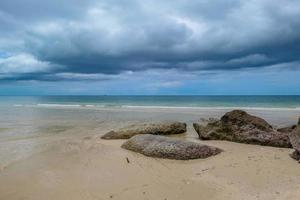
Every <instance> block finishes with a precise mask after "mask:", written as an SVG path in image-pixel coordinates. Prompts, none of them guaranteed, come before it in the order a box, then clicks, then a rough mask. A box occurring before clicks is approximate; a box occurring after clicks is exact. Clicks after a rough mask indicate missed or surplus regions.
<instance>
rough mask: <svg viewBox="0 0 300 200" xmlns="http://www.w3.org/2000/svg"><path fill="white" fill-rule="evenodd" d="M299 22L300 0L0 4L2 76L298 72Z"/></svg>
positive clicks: (32, 1) (50, 77) (57, 77)
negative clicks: (265, 69) (172, 71)
mask: <svg viewBox="0 0 300 200" xmlns="http://www.w3.org/2000/svg"><path fill="white" fill-rule="evenodd" d="M299 19H300V2H299V1H297V0H272V1H271V0H252V1H242V0H229V1H223V0H220V1H213V2H212V1H207V0H198V1H192V2H191V1H185V0H174V1H158V0H155V1H138V0H128V1H121V0H111V1H96V0H88V1H81V0H76V1H74V0H72V1H71V0H60V1H58V0H52V1H39V0H23V1H17V0H9V1H8V0H2V1H1V2H0V26H1V30H0V47H1V51H3V52H4V53H3V55H5V56H1V54H0V79H2V80H47V81H54V80H71V79H72V80H73V79H74V80H79V79H84V80H85V79H92V80H93V79H99V80H102V78H104V77H103V76H104V75H105V74H107V77H108V78H109V77H110V76H111V75H117V74H120V73H122V72H124V71H144V70H149V69H177V70H183V71H190V72H191V73H192V72H195V71H201V70H205V71H219V70H238V69H245V68H260V67H268V66H278V65H279V66H289V67H297V66H298V64H299V61H300V58H299V55H300V54H299V53H300V20H299ZM24 60H25V62H24ZM291 65H292V66H291ZM294 65H296V66H294ZM95 74H98V75H95ZM104 79H105V78H104Z"/></svg>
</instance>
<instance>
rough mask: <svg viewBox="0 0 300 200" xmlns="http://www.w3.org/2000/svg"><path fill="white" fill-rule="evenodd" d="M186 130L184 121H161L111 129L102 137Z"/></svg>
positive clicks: (177, 132)
mask: <svg viewBox="0 0 300 200" xmlns="http://www.w3.org/2000/svg"><path fill="white" fill-rule="evenodd" d="M184 132H186V123H182V122H161V123H141V124H134V125H130V126H127V127H124V128H121V129H119V130H117V131H110V132H108V133H106V134H105V135H103V136H102V137H101V138H102V139H128V138H131V137H132V136H134V135H139V134H152V135H171V134H180V133H184Z"/></svg>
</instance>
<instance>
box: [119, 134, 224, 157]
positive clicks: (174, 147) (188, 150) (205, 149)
mask: <svg viewBox="0 0 300 200" xmlns="http://www.w3.org/2000/svg"><path fill="white" fill-rule="evenodd" d="M122 148H124V149H127V150H131V151H134V152H138V153H141V154H143V155H145V156H150V157H156V158H167V159H175V160H189V159H197V158H207V157H209V156H213V155H217V154H219V153H220V152H222V150H221V149H219V148H216V147H211V146H207V145H202V144H199V143H196V142H189V141H184V140H180V139H177V138H170V137H166V136H159V135H149V134H146V135H136V136H134V137H132V138H130V139H129V140H127V141H126V142H125V143H124V144H123V145H122Z"/></svg>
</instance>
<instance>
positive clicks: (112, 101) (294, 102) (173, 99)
mask: <svg viewBox="0 0 300 200" xmlns="http://www.w3.org/2000/svg"><path fill="white" fill-rule="evenodd" d="M0 105H2V106H37V107H51V106H55V107H59V106H61V107H64V106H66V107H90V108H92V107H135V106H136V107H197V108H202V107H204V108H231V107H232V108H274V109H276V108H290V109H300V96H1V97H0Z"/></svg>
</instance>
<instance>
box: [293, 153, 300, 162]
mask: <svg viewBox="0 0 300 200" xmlns="http://www.w3.org/2000/svg"><path fill="white" fill-rule="evenodd" d="M291 157H292V158H294V159H295V160H298V161H299V162H300V153H299V152H298V151H294V152H293V153H292V154H291Z"/></svg>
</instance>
